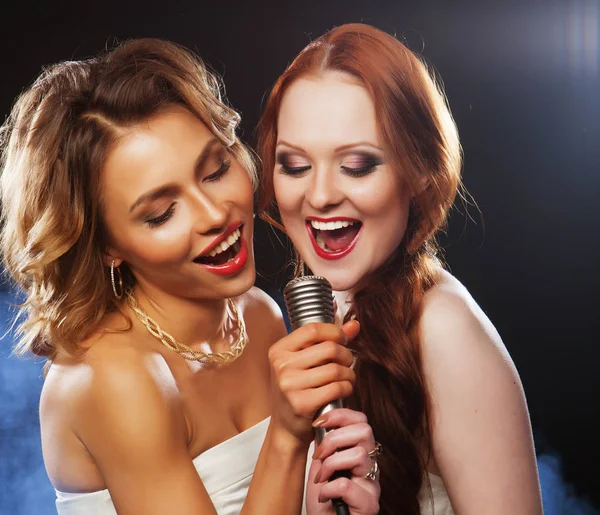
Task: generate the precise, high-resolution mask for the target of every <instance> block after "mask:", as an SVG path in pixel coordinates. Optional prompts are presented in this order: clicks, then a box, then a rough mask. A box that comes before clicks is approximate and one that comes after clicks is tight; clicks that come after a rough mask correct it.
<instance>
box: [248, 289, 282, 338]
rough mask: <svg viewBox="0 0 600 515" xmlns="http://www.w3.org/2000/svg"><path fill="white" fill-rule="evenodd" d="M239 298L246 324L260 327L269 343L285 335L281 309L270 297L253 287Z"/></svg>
mask: <svg viewBox="0 0 600 515" xmlns="http://www.w3.org/2000/svg"><path fill="white" fill-rule="evenodd" d="M239 298H240V304H241V305H242V308H243V311H244V318H245V320H246V324H248V325H260V327H261V329H262V332H263V333H264V334H265V335H268V337H269V340H270V343H274V342H275V341H276V340H278V339H280V338H282V337H283V336H285V335H286V334H287V329H286V327H285V322H284V319H283V313H282V312H281V308H280V307H279V305H278V304H277V302H275V300H273V298H272V297H271V296H269V295H268V294H267V293H265V292H264V291H263V290H261V289H260V288H257V287H253V288H251V289H250V290H248V291H247V292H246V293H245V294H244V295H242V296H240V297H239ZM273 338H274V339H273Z"/></svg>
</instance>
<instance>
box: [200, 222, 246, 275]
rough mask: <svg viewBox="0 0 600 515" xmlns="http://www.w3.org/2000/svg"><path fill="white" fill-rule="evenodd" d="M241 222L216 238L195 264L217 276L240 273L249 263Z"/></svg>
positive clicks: (230, 226)
mask: <svg viewBox="0 0 600 515" xmlns="http://www.w3.org/2000/svg"><path fill="white" fill-rule="evenodd" d="M243 228H244V227H243V225H242V223H241V222H234V223H232V224H230V225H229V227H227V230H226V231H225V232H224V233H223V234H221V235H219V236H218V237H217V238H215V239H214V240H213V241H212V242H211V244H210V245H209V246H208V247H206V248H205V249H204V250H203V251H202V252H201V253H200V254H199V255H198V256H197V257H196V258H194V263H196V264H197V265H198V266H201V267H202V268H204V269H205V270H208V271H209V272H212V273H214V274H216V275H222V276H228V275H234V274H236V273H238V272H239V271H240V270H242V269H243V268H244V266H245V265H246V262H247V261H248V244H247V243H246V239H245V238H244V234H243Z"/></svg>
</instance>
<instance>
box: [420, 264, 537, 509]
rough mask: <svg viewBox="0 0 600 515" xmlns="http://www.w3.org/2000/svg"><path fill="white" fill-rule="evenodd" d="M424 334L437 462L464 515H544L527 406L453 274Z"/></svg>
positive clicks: (441, 287)
mask: <svg viewBox="0 0 600 515" xmlns="http://www.w3.org/2000/svg"><path fill="white" fill-rule="evenodd" d="M419 328H420V334H421V350H422V359H423V370H424V374H425V379H426V383H427V387H428V391H429V394H430V399H431V422H432V426H431V430H432V450H433V456H434V458H435V462H436V465H437V467H438V469H439V471H440V473H441V475H442V477H443V479H444V484H445V486H446V489H447V491H448V494H449V495H450V499H451V502H452V506H453V507H454V509H455V511H456V513H464V514H471V513H473V514H475V513H484V512H485V513H489V514H494V515H495V514H500V513H512V514H515V515H521V514H522V515H525V514H532V513H536V514H537V513H541V503H540V496H539V485H538V481H537V471H536V463H535V454H534V450H533V440H532V435H531V426H530V422H529V414H528V410H527V403H526V400H525V395H524V392H523V387H522V385H521V381H520V379H519V375H518V373H517V370H516V368H515V366H514V364H513V362H512V360H511V358H510V356H509V354H508V351H507V350H506V348H505V346H504V344H503V342H502V340H501V338H500V335H499V334H498V332H497V331H496V329H495V328H494V326H493V325H492V323H491V322H490V320H489V319H488V317H487V316H486V315H485V313H484V312H483V311H482V309H481V308H480V307H479V306H478V305H477V303H476V302H475V300H474V299H473V298H472V297H471V295H470V294H469V292H468V291H467V289H466V288H465V287H464V286H463V285H462V284H461V283H460V282H459V281H458V280H457V279H456V278H454V277H453V276H452V275H450V274H449V273H447V272H443V273H442V274H441V276H440V281H439V283H438V284H437V285H436V286H434V287H433V288H431V290H430V291H428V292H427V293H426V295H425V298H424V301H423V310H422V315H421V320H420V327H419ZM508 491H510V492H511V497H510V499H508V500H507V497H506V492H508Z"/></svg>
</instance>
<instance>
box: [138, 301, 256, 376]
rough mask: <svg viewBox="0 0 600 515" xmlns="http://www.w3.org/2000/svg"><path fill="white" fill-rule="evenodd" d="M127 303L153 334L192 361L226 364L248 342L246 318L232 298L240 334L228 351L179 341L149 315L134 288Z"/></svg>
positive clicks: (236, 355) (230, 302) (231, 306)
mask: <svg viewBox="0 0 600 515" xmlns="http://www.w3.org/2000/svg"><path fill="white" fill-rule="evenodd" d="M127 303H128V304H129V307H130V308H131V309H132V310H133V312H134V313H135V314H136V316H137V317H138V319H139V320H140V322H141V323H142V324H144V326H145V327H146V329H147V330H148V332H149V333H150V334H151V335H152V336H154V337H155V338H158V339H159V340H160V341H161V342H162V344H163V345H164V346H165V347H167V348H169V349H171V350H172V351H175V352H176V353H177V354H179V355H180V356H181V357H183V358H185V359H187V360H190V361H199V362H200V363H204V364H206V365H225V364H227V363H231V362H232V361H235V360H236V359H237V358H239V357H240V355H241V354H242V352H244V349H245V348H246V344H247V343H248V335H247V334H246V326H245V324H244V320H243V319H242V317H241V316H240V314H239V312H238V309H237V307H236V305H235V304H234V302H233V301H232V300H231V299H227V305H228V306H229V309H231V311H233V314H234V316H235V319H236V321H237V328H238V332H239V334H240V335H239V337H238V339H237V341H236V342H235V343H234V344H233V345H232V346H231V349H230V350H228V351H227V352H201V351H196V350H194V349H192V348H190V347H188V346H187V345H185V344H184V343H181V342H179V341H177V340H176V339H175V338H173V336H171V335H170V334H169V333H167V332H165V331H163V330H162V329H161V328H160V326H159V325H158V324H157V323H156V321H155V320H153V319H152V318H150V317H149V316H148V313H146V312H145V311H144V309H143V308H142V306H140V304H139V303H138V301H137V298H136V297H135V294H134V293H133V290H129V291H128V292H127Z"/></svg>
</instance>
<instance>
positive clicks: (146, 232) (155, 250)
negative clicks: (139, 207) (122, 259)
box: [126, 217, 192, 264]
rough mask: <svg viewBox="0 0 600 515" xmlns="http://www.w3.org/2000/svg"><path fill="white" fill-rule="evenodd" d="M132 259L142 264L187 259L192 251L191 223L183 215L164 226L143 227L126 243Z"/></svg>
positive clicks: (166, 262)
mask: <svg viewBox="0 0 600 515" xmlns="http://www.w3.org/2000/svg"><path fill="white" fill-rule="evenodd" d="M126 250H127V251H128V254H130V255H131V256H132V260H130V261H132V262H133V261H137V262H139V263H140V264H141V263H142V262H145V263H148V264H161V263H162V264H168V263H174V262H178V261H181V260H182V259H186V258H187V257H188V256H189V254H190V252H191V250H192V249H191V241H190V224H189V223H187V222H186V220H184V219H183V217H181V218H180V219H179V220H172V223H167V224H166V225H165V226H164V227H158V228H155V229H147V228H141V229H138V230H137V231H135V234H132V237H131V239H130V240H129V242H128V244H127V245H126Z"/></svg>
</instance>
